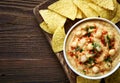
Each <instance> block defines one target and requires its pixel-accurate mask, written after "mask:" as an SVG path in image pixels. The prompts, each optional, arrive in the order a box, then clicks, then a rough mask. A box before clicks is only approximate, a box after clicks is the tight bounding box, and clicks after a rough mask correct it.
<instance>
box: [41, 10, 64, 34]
mask: <svg viewBox="0 0 120 83" xmlns="http://www.w3.org/2000/svg"><path fill="white" fill-rule="evenodd" d="M39 13H40V14H41V16H42V17H43V19H44V21H45V23H46V24H47V25H48V27H49V30H50V32H51V33H52V34H53V33H54V31H55V30H56V28H57V27H63V26H64V24H65V21H66V18H65V17H63V16H61V15H59V14H57V13H55V12H53V11H51V10H47V9H45V10H40V11H39Z"/></svg>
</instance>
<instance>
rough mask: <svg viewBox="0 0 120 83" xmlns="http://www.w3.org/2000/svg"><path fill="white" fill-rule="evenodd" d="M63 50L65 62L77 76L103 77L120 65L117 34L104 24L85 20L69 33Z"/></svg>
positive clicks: (119, 44) (106, 23)
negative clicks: (78, 74)
mask: <svg viewBox="0 0 120 83" xmlns="http://www.w3.org/2000/svg"><path fill="white" fill-rule="evenodd" d="M64 50H65V53H64V54H65V55H64V56H65V57H66V59H67V62H68V63H69V65H70V66H71V67H72V68H73V69H75V71H76V72H78V73H81V74H83V75H86V76H92V77H94V76H102V75H105V74H107V73H108V72H110V71H111V70H113V69H114V68H115V67H116V65H118V63H119V59H120V58H119V57H120V33H119V32H118V29H116V28H115V27H114V26H113V25H112V24H110V23H108V22H107V21H103V20H100V19H92V20H85V21H82V22H80V23H77V24H76V25H75V26H74V27H72V29H71V30H70V31H69V32H68V34H67V38H66V40H65V48H64Z"/></svg>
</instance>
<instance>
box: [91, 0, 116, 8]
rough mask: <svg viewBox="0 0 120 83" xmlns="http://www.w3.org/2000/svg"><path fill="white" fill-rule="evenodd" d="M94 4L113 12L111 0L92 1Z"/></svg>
mask: <svg viewBox="0 0 120 83" xmlns="http://www.w3.org/2000/svg"><path fill="white" fill-rule="evenodd" d="M92 1H93V2H94V3H95V4H97V5H99V6H100V7H103V8H105V9H108V10H114V3H113V0H92Z"/></svg>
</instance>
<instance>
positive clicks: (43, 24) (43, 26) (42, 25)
mask: <svg viewBox="0 0 120 83" xmlns="http://www.w3.org/2000/svg"><path fill="white" fill-rule="evenodd" d="M40 27H41V29H42V30H44V31H45V32H47V33H49V34H52V32H51V31H50V30H49V27H48V26H47V24H46V23H45V22H42V23H41V24H40Z"/></svg>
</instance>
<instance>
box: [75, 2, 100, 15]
mask: <svg viewBox="0 0 120 83" xmlns="http://www.w3.org/2000/svg"><path fill="white" fill-rule="evenodd" d="M73 2H74V3H75V5H76V6H77V7H78V8H79V9H80V10H81V11H82V12H83V13H84V15H85V16H86V17H97V16H99V14H97V13H96V12H95V11H94V10H93V9H92V8H90V7H89V6H88V3H87V2H86V1H85V0H74V1H73Z"/></svg>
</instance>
